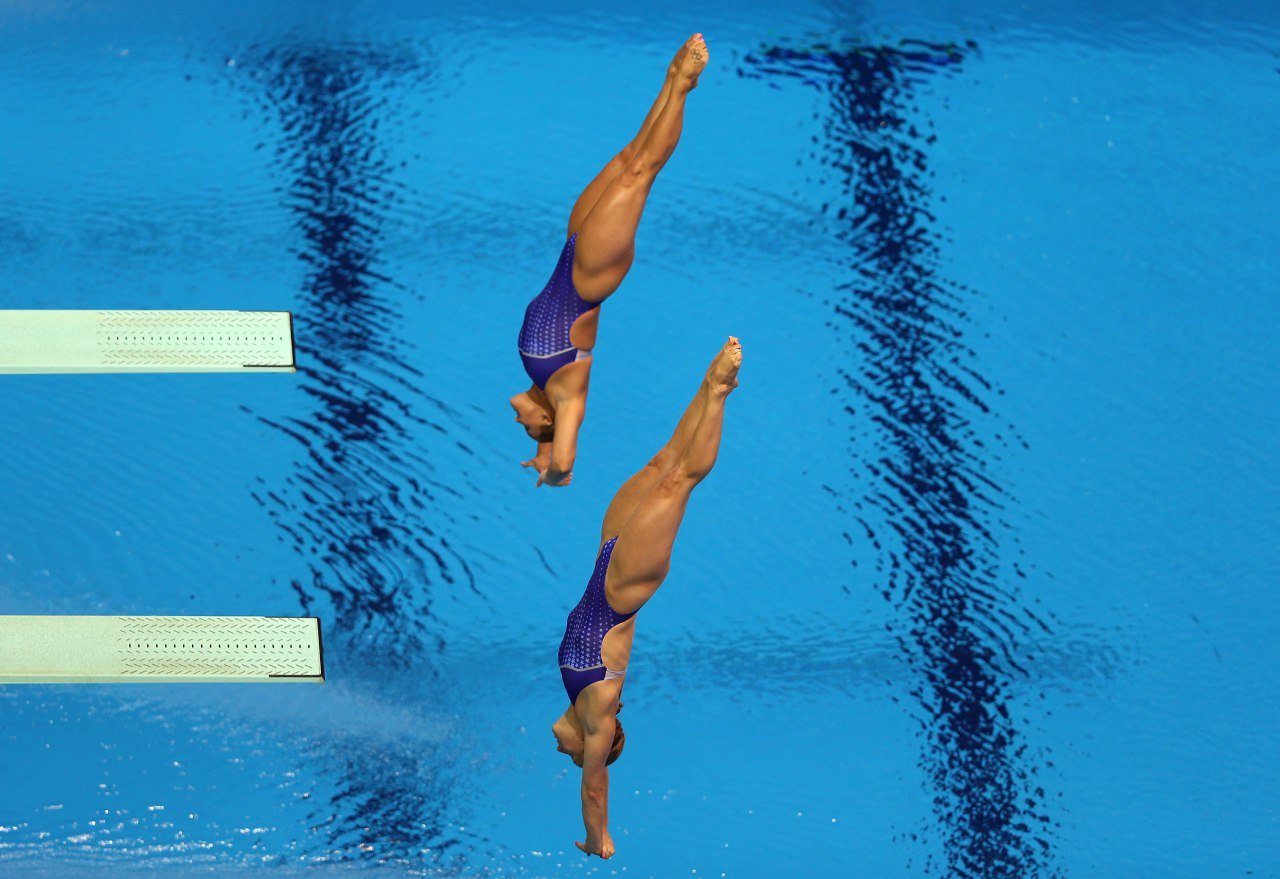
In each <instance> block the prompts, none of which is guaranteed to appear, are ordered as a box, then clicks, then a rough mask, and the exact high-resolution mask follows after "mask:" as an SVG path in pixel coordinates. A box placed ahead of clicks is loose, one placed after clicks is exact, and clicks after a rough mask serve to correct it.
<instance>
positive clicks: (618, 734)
mask: <svg viewBox="0 0 1280 879" xmlns="http://www.w3.org/2000/svg"><path fill="white" fill-rule="evenodd" d="M613 724H614V725H613V747H611V748H610V749H609V759H607V760H605V761H604V765H605V766H612V765H613V761H614V760H617V759H618V758H619V757H620V756H622V749H623V748H624V747H626V744H627V734H626V733H624V732H623V731H622V721H621V720H618V719H617V718H616V717H615V718H614V719H613Z"/></svg>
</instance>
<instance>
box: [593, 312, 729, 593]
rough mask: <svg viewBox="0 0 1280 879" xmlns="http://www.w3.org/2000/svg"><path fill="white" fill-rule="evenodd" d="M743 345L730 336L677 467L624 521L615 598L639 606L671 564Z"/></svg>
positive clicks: (614, 568)
mask: <svg viewBox="0 0 1280 879" xmlns="http://www.w3.org/2000/svg"><path fill="white" fill-rule="evenodd" d="M741 365H742V346H741V345H739V344H738V341H737V339H734V338H732V337H731V338H730V339H729V342H728V343H726V344H725V346H724V348H723V349H721V352H720V355H719V356H718V357H717V358H716V362H715V364H714V365H713V367H712V372H711V381H710V382H709V383H708V388H707V392H706V394H705V395H703V397H702V411H701V413H699V417H698V420H697V424H696V425H695V426H694V428H693V431H692V432H691V434H690V436H689V441H688V442H687V443H686V444H685V447H684V449H682V450H681V452H680V454H679V455H678V456H677V457H676V461H675V465H674V466H673V467H672V468H671V469H670V470H668V471H667V472H666V473H664V474H663V475H662V476H660V477H659V478H658V479H657V480H656V481H655V482H654V484H653V485H652V486H651V487H650V489H649V490H648V491H647V492H645V494H644V495H643V496H642V497H641V498H640V499H639V501H638V502H637V503H636V505H635V509H634V510H632V513H631V515H630V516H629V517H628V518H627V519H626V521H625V522H623V523H622V526H621V528H620V530H619V532H618V542H617V543H616V544H615V545H614V548H613V557H612V559H611V561H610V563H609V573H608V577H609V584H610V585H611V588H612V589H613V591H614V594H615V595H624V596H625V595H628V594H629V597H631V598H634V599H635V601H634V602H628V603H629V604H634V605H635V606H638V605H639V604H640V603H643V602H644V600H645V599H647V598H648V596H649V595H650V594H652V592H653V590H655V589H657V588H658V586H659V585H660V584H661V583H662V579H663V577H665V576H666V575H667V570H668V569H669V568H670V566H671V549H672V547H673V546H674V545H675V540H676V533H677V532H678V531H679V530H680V522H681V521H682V520H683V518H684V511H685V507H686V506H687V505H688V503H689V496H690V495H691V494H692V493H693V489H694V487H695V486H697V485H698V483H700V482H701V481H702V480H703V479H705V478H706V476H707V474H708V473H710V472H711V468H712V467H713V466H715V463H716V456H717V454H718V453H719V451H720V435H721V432H722V428H723V426H724V404H725V400H727V399H728V397H729V393H730V392H731V391H732V390H733V389H734V388H735V387H737V385H738V369H739V367H740V366H741Z"/></svg>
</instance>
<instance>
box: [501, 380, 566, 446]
mask: <svg viewBox="0 0 1280 879" xmlns="http://www.w3.org/2000/svg"><path fill="white" fill-rule="evenodd" d="M510 402H511V408H512V409H514V410H515V412H516V421H517V422H519V424H520V426H521V427H523V428H524V432H525V433H527V434H529V437H530V438H531V439H534V440H537V441H538V442H540V443H549V442H551V439H552V437H553V436H555V422H556V410H555V408H554V407H552V405H551V401H550V400H549V399H548V398H547V394H546V392H545V391H543V390H542V388H540V387H538V386H537V385H531V386H530V387H529V390H527V391H521V392H520V393H518V394H516V395H515V396H514V397H512V398H511V401H510Z"/></svg>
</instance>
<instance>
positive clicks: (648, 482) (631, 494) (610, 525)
mask: <svg viewBox="0 0 1280 879" xmlns="http://www.w3.org/2000/svg"><path fill="white" fill-rule="evenodd" d="M719 358H720V355H719V354H717V355H716V360H719ZM716 360H713V361H712V365H711V367H709V368H708V369H707V375H706V377H704V378H703V380H702V382H701V384H699V385H698V391H697V393H695V394H694V395H693V399H692V400H691V401H690V402H689V405H688V406H687V407H686V408H685V410H684V414H683V415H681V416H680V423H679V424H677V425H676V429H675V431H674V432H673V433H672V434H671V439H669V440H667V444H666V445H665V446H663V447H662V449H661V450H660V451H659V452H658V454H656V455H654V456H653V457H652V458H650V459H649V463H647V464H645V465H644V467H642V468H640V470H638V471H636V473H634V474H633V475H632V476H631V478H630V479H628V480H627V481H626V482H624V483H622V488H620V489H618V492H617V494H615V495H614V496H613V500H612V501H610V502H609V509H607V510H606V511H605V514H604V525H603V526H602V527H601V529H600V542H601V543H603V542H604V541H606V540H608V539H609V538H610V537H616V536H617V534H618V531H619V530H620V529H621V528H622V523H624V522H626V521H627V519H628V518H629V517H630V516H631V514H632V512H634V511H635V508H636V504H638V503H639V502H640V498H642V497H644V495H645V493H647V492H648V491H649V489H651V488H653V486H654V485H655V484H656V483H657V482H658V480H659V479H661V478H662V476H663V475H664V474H665V473H666V472H667V471H668V470H670V469H671V468H672V467H674V466H675V465H676V460H677V459H678V458H679V456H680V453H681V452H683V451H684V448H685V446H687V445H689V438H690V437H691V436H693V430H694V428H695V427H697V425H698V420H699V419H700V418H702V410H703V404H704V403H705V402H706V399H707V394H708V393H709V392H710V388H711V371H712V369H714V367H715V363H716Z"/></svg>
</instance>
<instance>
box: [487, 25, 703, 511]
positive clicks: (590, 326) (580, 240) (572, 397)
mask: <svg viewBox="0 0 1280 879" xmlns="http://www.w3.org/2000/svg"><path fill="white" fill-rule="evenodd" d="M708 57H709V56H708V53H707V44H706V42H705V41H704V40H703V39H702V34H694V35H693V36H692V37H690V38H689V39H688V41H686V42H685V44H684V45H683V46H681V47H680V51H679V52H677V53H676V56H675V58H673V59H672V61H671V64H670V65H669V66H668V67H667V78H666V81H665V82H664V83H663V86H662V91H661V92H659V94H658V98H657V100H655V101H654V102H653V106H652V107H651V108H650V109H649V115H648V116H646V117H645V120H644V124H643V125H641V126H640V131H639V132H638V133H637V134H636V136H635V139H634V140H632V141H631V142H630V143H629V144H627V145H626V146H625V147H623V149H622V152H620V153H618V154H617V155H616V156H614V157H613V158H612V159H611V160H610V161H609V163H608V164H607V165H605V166H604V169H603V170H602V171H601V172H600V173H599V174H598V175H596V178H595V179H594V180H592V181H591V183H590V184H589V185H588V186H587V188H586V189H585V190H583V192H582V195H580V196H579V197H578V201H577V203H576V204H574V206H573V212H572V213H571V214H570V215H569V240H568V241H567V242H565V245H564V249H563V250H562V251H561V252H560V261H559V262H558V263H557V264H556V268H555V271H554V272H553V273H552V275H551V280H549V281H548V282H547V286H546V287H545V288H544V289H543V290H542V292H541V293H539V294H538V295H537V296H536V297H534V299H533V301H532V302H530V303H529V306H528V308H526V309H525V313H524V323H523V324H522V325H521V327H520V336H519V339H518V342H517V347H518V348H519V350H520V359H521V360H523V361H524V369H525V372H526V373H528V375H529V378H530V379H531V380H532V381H533V384H532V385H531V386H530V388H529V390H527V391H522V392H520V393H519V394H516V395H515V396H514V397H512V398H511V407H512V408H513V409H515V411H516V421H518V422H519V423H520V424H521V426H523V427H524V430H525V432H526V433H527V434H528V435H529V436H530V437H531V438H532V439H533V440H535V441H536V442H537V444H538V447H537V451H536V452H535V453H534V456H533V457H532V458H530V459H529V460H528V461H522V462H521V464H522V466H525V467H532V468H534V469H535V470H537V471H538V481H537V483H536V485H542V484H543V483H546V484H547V485H557V486H563V485H568V484H569V482H570V479H571V477H572V471H573V463H574V458H575V456H576V454H577V447H578V428H579V427H580V426H581V424H582V418H583V415H584V414H585V413H586V401H587V379H588V377H589V375H590V372H591V356H590V355H591V348H592V346H593V345H595V340H596V326H597V323H598V321H599V317H600V303H601V302H603V301H604V300H606V299H608V298H609V296H610V295H612V293H613V291H615V290H617V289H618V285H619V284H621V283H622V279H623V278H624V277H625V276H626V274H627V270H628V269H630V268H631V262H632V260H633V259H634V258H635V238H636V227H638V226H639V225H640V214H641V212H642V211H643V210H644V203H645V199H646V198H648V195H649V190H650V189H651V188H652V187H653V181H654V180H655V179H656V178H657V176H658V172H659V171H660V170H662V166H663V165H665V164H666V163H667V159H669V158H671V154H672V152H674V151H675V148H676V143H677V142H678V141H679V140H680V130H681V127H682V126H683V124H684V104H685V98H686V97H687V96H688V94H689V92H691V91H692V90H693V89H694V88H695V87H696V86H697V84H698V75H699V74H700V73H702V70H703V68H705V67H706V66H707V59H708Z"/></svg>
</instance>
